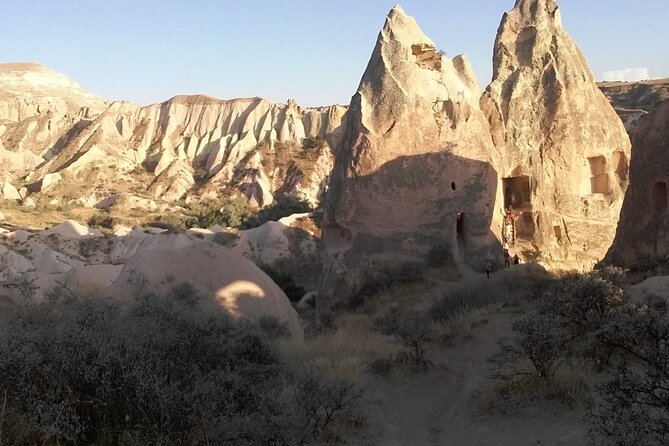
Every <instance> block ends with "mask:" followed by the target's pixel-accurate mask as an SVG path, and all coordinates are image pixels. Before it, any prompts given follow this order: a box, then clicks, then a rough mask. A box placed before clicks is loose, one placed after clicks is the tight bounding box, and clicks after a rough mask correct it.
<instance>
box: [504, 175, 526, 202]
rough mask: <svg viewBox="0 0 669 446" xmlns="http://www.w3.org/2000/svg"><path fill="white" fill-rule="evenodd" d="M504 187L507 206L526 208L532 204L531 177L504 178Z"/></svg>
mask: <svg viewBox="0 0 669 446" xmlns="http://www.w3.org/2000/svg"><path fill="white" fill-rule="evenodd" d="M502 188H503V189H504V207H505V208H509V207H510V208H513V209H526V208H530V207H531V206H532V199H531V193H530V177H526V176H520V177H509V178H502Z"/></svg>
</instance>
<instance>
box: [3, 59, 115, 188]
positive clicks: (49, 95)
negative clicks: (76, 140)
mask: <svg viewBox="0 0 669 446" xmlns="http://www.w3.org/2000/svg"><path fill="white" fill-rule="evenodd" d="M0 87H1V88H0V124H3V125H2V127H3V128H2V130H1V131H0V141H1V143H0V160H1V161H2V164H1V165H0V170H1V171H3V172H10V173H12V174H17V175H21V174H25V173H26V172H27V171H29V170H30V169H32V168H33V167H35V166H36V165H38V164H39V163H41V162H42V161H44V160H45V159H48V158H49V157H50V156H51V151H52V150H57V149H58V147H60V146H61V145H62V144H64V143H65V141H66V140H67V139H68V138H69V137H70V136H71V133H73V132H76V131H77V130H78V129H80V128H82V127H85V126H86V125H87V123H88V122H90V119H92V118H93V117H94V116H96V115H98V114H99V113H101V112H102V111H103V110H104V109H105V108H107V106H108V103H106V102H105V101H104V100H102V99H101V98H99V97H97V96H95V95H93V94H90V93H88V92H86V91H85V90H83V89H82V88H81V87H80V86H78V85H77V84H75V83H74V82H72V81H71V80H69V79H68V78H67V77H66V76H64V75H62V74H60V73H58V72H55V71H53V70H50V69H48V68H46V67H44V66H42V65H39V64H36V63H18V64H0ZM3 146H4V148H3Z"/></svg>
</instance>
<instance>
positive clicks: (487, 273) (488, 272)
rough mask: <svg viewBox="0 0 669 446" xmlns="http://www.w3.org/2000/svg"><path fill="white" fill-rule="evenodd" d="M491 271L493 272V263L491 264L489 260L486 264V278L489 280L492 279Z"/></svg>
mask: <svg viewBox="0 0 669 446" xmlns="http://www.w3.org/2000/svg"><path fill="white" fill-rule="evenodd" d="M490 271H492V263H491V262H490V260H487V261H486V262H485V275H486V278H488V279H490Z"/></svg>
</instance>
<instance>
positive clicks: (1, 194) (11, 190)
mask: <svg viewBox="0 0 669 446" xmlns="http://www.w3.org/2000/svg"><path fill="white" fill-rule="evenodd" d="M0 198H2V199H3V200H21V195H20V194H19V191H18V190H17V189H16V188H15V187H14V185H13V184H12V183H8V182H4V183H2V184H0Z"/></svg>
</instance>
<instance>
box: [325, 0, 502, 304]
mask: <svg viewBox="0 0 669 446" xmlns="http://www.w3.org/2000/svg"><path fill="white" fill-rule="evenodd" d="M479 98H480V87H479V84H478V81H477V80H476V77H475V76H474V74H473V71H472V69H471V67H470V65H469V62H468V60H467V58H466V57H465V56H456V57H454V58H453V59H452V60H451V59H449V58H447V57H445V55H444V53H443V52H441V51H439V50H438V49H437V47H436V45H435V43H434V42H433V41H432V40H430V39H429V38H428V37H427V36H425V34H424V33H423V32H422V31H421V29H420V27H419V26H418V24H417V23H416V21H415V20H414V19H413V18H411V17H409V16H407V15H406V14H405V13H404V11H403V10H402V9H401V8H400V7H399V6H396V7H395V8H393V9H392V10H391V11H390V13H389V14H388V17H387V19H386V22H385V24H384V26H383V29H382V30H381V32H380V33H379V36H378V40H377V42H376V46H375V48H374V51H373V52H372V56H371V58H370V61H369V64H368V66H367V69H366V70H365V72H364V74H363V76H362V79H361V81H360V85H359V87H358V91H357V92H356V94H355V95H354V96H353V98H352V100H351V105H350V108H349V112H348V118H347V122H346V126H345V130H344V135H343V140H342V144H341V145H340V147H339V150H338V153H337V157H336V160H335V168H334V170H333V173H332V178H331V184H330V190H329V192H328V194H327V197H326V200H325V201H326V202H325V221H324V229H323V240H324V249H325V254H326V262H325V272H324V275H323V277H324V279H323V283H322V286H321V297H323V298H324V299H327V298H328V297H338V298H340V299H345V298H346V297H347V296H350V295H353V294H355V293H356V292H358V291H359V290H361V289H362V290H364V289H368V288H369V286H370V284H371V285H372V286H374V284H376V285H378V284H379V282H384V281H387V280H396V279H397V278H398V277H399V276H398V275H402V274H406V273H407V272H408V271H419V270H422V269H423V267H424V264H425V261H426V258H427V255H428V253H429V252H430V250H431V249H441V250H442V251H441V252H442V255H443V261H444V262H445V263H448V262H449V261H450V260H453V261H454V262H455V261H460V262H467V263H470V264H471V265H474V266H476V267H482V266H483V263H484V257H485V252H487V251H486V250H491V251H494V250H495V249H496V248H498V250H499V253H495V254H494V255H495V256H499V255H501V246H499V242H498V241H497V239H496V238H495V237H493V236H492V234H491V233H490V226H491V220H492V218H493V214H492V209H493V207H494V198H495V188H496V186H497V177H496V175H495V172H494V170H493V169H492V168H491V166H490V158H491V152H492V149H493V146H492V139H491V137H490V133H489V127H488V124H487V122H486V119H485V116H484V114H483V113H482V112H481V110H480V108H479ZM465 214H466V216H465ZM435 247H436V248H435Z"/></svg>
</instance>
